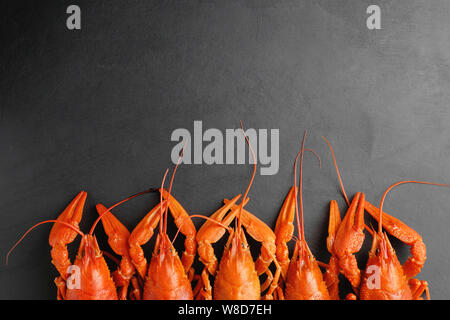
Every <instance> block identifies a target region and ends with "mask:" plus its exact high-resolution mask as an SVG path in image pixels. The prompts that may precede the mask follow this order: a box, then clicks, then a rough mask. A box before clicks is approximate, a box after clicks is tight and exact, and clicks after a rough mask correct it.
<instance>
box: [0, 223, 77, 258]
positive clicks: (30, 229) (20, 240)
mask: <svg viewBox="0 0 450 320" xmlns="http://www.w3.org/2000/svg"><path fill="white" fill-rule="evenodd" d="M45 223H60V224H63V225H65V226H66V227H68V228H70V229H72V230H73V231H75V232H76V233H78V234H79V235H81V236H82V237H83V236H84V233H83V232H81V230H80V229H78V228H76V227H75V226H74V225H72V224H70V223H68V222H65V221H60V220H45V221H41V222H39V223H36V224H35V225H34V226H32V227H31V228H29V229H28V230H27V231H26V232H25V233H24V234H23V236H21V237H20V239H19V240H18V241H17V242H16V243H15V244H14V245H13V246H12V248H11V249H9V251H8V253H7V254H6V264H8V260H9V255H10V254H11V253H12V252H13V250H14V249H15V248H16V247H17V246H18V245H19V243H21V242H22V240H23V239H24V238H25V237H26V236H27V234H29V233H30V232H31V231H32V230H33V229H34V228H36V227H38V226H40V225H41V224H45Z"/></svg>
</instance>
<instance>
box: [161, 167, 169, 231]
mask: <svg viewBox="0 0 450 320" xmlns="http://www.w3.org/2000/svg"><path fill="white" fill-rule="evenodd" d="M168 172H169V169H166V172H165V173H164V176H163V179H162V182H161V192H160V194H159V203H161V206H160V218H159V221H160V222H159V234H163V222H164V213H165V211H166V209H163V205H162V203H163V190H164V182H165V181H166V177H167V173H168ZM167 203H169V198H167ZM167 207H168V205H166V208H167Z"/></svg>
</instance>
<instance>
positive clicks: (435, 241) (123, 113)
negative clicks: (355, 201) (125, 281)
mask: <svg viewBox="0 0 450 320" xmlns="http://www.w3.org/2000/svg"><path fill="white" fill-rule="evenodd" d="M49 3H50V1H49ZM372 3H373V1H365V0H364V1H331V0H330V1H324V0H315V1H288V0H282V1H269V0H264V1H256V0H255V1H226V3H225V1H114V2H113V3H112V2H111V1H95V4H93V3H91V1H76V4H78V5H80V7H81V9H82V30H81V31H68V30H67V29H66V27H65V19H66V14H65V9H66V7H67V5H68V4H71V3H69V2H65V1H59V2H58V4H45V3H42V2H41V1H15V4H14V5H11V6H10V5H8V4H6V3H3V4H2V5H1V6H2V7H3V8H2V10H1V12H2V14H3V15H4V16H5V17H6V18H5V19H4V18H2V19H1V24H2V32H3V37H4V40H3V41H2V46H1V48H0V53H1V56H0V61H1V63H0V74H1V77H0V83H1V84H0V90H1V91H0V93H1V95H0V108H1V109H0V146H1V150H2V151H1V157H0V177H1V179H0V212H1V216H0V219H1V223H0V255H1V257H4V256H5V255H6V252H7V251H8V249H9V248H10V247H11V246H12V244H13V243H14V242H15V241H16V240H17V239H18V237H19V235H20V234H22V233H23V232H24V230H25V229H26V228H28V227H29V226H31V225H32V224H34V223H36V222H38V221H40V220H43V219H53V218H55V217H56V216H57V215H58V214H59V213H60V212H61V210H62V209H63V208H64V207H65V206H66V205H67V204H68V202H69V201H70V200H71V199H72V198H73V197H74V196H75V195H76V194H77V193H78V192H79V190H81V189H86V190H87V191H88V201H87V205H86V209H85V215H84V219H83V222H82V228H83V230H86V231H87V230H88V228H89V226H90V225H91V223H92V221H93V220H94V218H95V217H96V212H95V209H94V205H95V204H96V203H98V202H100V201H101V202H103V203H105V204H106V205H108V204H112V203H114V202H115V201H118V200H120V199H122V198H124V197H125V196H127V195H130V194H133V193H135V192H138V191H141V190H143V189H145V188H147V187H149V186H155V185H157V184H159V183H160V180H161V176H162V174H163V172H164V170H165V168H167V167H168V166H169V164H170V151H171V149H172V147H173V145H174V143H173V142H170V134H171V132H172V131H173V130H174V129H176V128H188V129H189V130H191V131H192V126H193V121H194V120H203V126H204V128H219V129H225V128H237V127H238V126H239V120H240V119H242V120H243V121H244V123H245V125H246V126H247V127H252V128H269V129H270V128H279V129H280V170H279V172H278V174H277V175H274V176H260V175H258V176H257V177H256V179H255V182H254V185H253V188H252V190H251V192H250V197H251V202H250V203H249V205H248V208H249V209H250V210H251V211H252V212H254V213H255V214H257V215H258V216H259V217H261V218H262V219H263V220H264V221H265V222H267V223H268V224H269V225H270V226H274V222H275V219H276V216H277V214H278V211H279V209H280V206H281V204H282V201H283V199H284V197H285V195H286V193H287V191H288V189H289V186H290V184H291V183H292V182H291V181H292V173H293V170H292V168H293V167H292V162H293V159H294V157H295V153H296V152H297V149H298V148H299V146H300V138H301V135H302V133H303V131H304V130H305V129H309V130H310V131H309V133H310V134H309V139H308V141H307V145H308V146H309V147H311V148H314V149H315V150H316V151H317V152H319V153H320V154H321V156H322V159H323V167H322V169H319V168H317V165H316V162H315V160H314V159H313V158H312V157H311V156H310V155H308V156H307V157H305V172H304V201H305V225H306V231H305V232H306V237H307V240H308V243H309V244H310V247H311V249H312V251H313V252H314V254H316V256H317V257H318V258H319V259H320V260H324V261H326V260H327V259H328V254H327V252H326V247H325V237H326V231H327V222H328V212H327V209H328V203H329V201H330V200H331V199H337V200H339V204H340V207H341V209H342V210H343V209H344V208H346V206H345V203H344V201H343V199H342V197H341V196H340V194H339V189H338V184H337V179H336V175H335V172H334V169H333V167H332V163H331V161H330V154H329V151H328V149H327V147H326V145H325V144H324V143H323V141H322V140H321V139H320V136H321V135H325V136H327V137H328V138H329V139H330V140H331V142H332V143H333V145H334V146H335V149H336V150H335V151H336V156H337V160H338V162H339V164H340V168H341V173H342V175H343V180H344V183H345V186H346V188H347V192H348V193H349V194H351V195H353V194H354V193H355V192H357V191H363V192H365V193H366V194H367V198H368V199H369V200H370V201H372V202H378V201H379V199H380V196H381V194H382V192H383V190H384V189H385V188H386V187H387V186H388V185H390V184H391V183H393V182H395V181H397V180H401V179H419V180H432V181H439V182H447V183H449V182H450V173H449V172H450V170H449V169H450V164H449V161H448V158H449V156H450V142H449V139H448V137H449V125H448V121H449V120H450V108H449V105H450V104H449V102H450V96H449V95H450V90H449V84H450V69H449V66H450V32H449V30H450V19H449V16H450V4H449V3H448V1H445V0H441V1H438V0H436V1H425V0H422V1H411V0H402V1H377V4H379V5H380V6H381V9H382V30H378V31H369V30H367V28H366V27H365V18H366V14H365V10H366V8H367V6H368V5H369V4H372ZM250 172H251V167H250V166H248V165H228V166H205V165H203V166H202V165H185V166H182V167H180V170H179V171H178V173H177V177H176V180H175V186H174V195H175V196H176V197H177V199H178V200H179V201H180V202H181V203H182V204H183V205H184V206H185V207H186V208H187V209H188V210H189V212H191V213H205V214H209V213H211V212H212V211H214V210H215V209H216V208H218V206H219V205H220V202H221V200H222V199H223V198H224V197H231V196H233V195H235V194H236V193H240V192H243V191H244V188H245V186H246V184H247V182H248V179H249V176H250ZM449 195H450V190H446V189H445V188H437V187H427V186H417V185H414V186H413V185H410V186H403V187H400V188H399V190H397V191H394V192H393V193H392V194H391V195H390V196H389V197H388V200H387V203H386V207H385V208H386V210H387V211H389V212H391V213H393V214H394V215H395V216H396V217H398V218H400V219H402V220H404V221H405V222H406V223H408V224H409V225H410V226H412V227H413V228H415V229H416V230H417V231H418V232H419V233H420V234H422V236H423V238H424V241H425V243H426V244H427V248H428V253H427V256H428V260H427V263H426V265H425V267H424V269H423V272H422V273H421V274H420V278H421V279H426V280H427V281H428V282H429V283H430V287H431V294H432V297H433V298H436V299H437V298H439V299H444V298H449V289H448V288H449V287H450V277H449V276H448V268H449V265H450V260H449V259H450V254H449V252H448V251H449V250H448V243H449V242H450V233H449V230H448V228H449V227H450V215H449V210H448V208H449V202H448V199H449ZM156 201H157V197H156V195H152V196H149V197H143V198H141V199H138V200H134V201H132V202H129V203H127V204H126V205H124V206H123V207H122V208H121V209H120V210H117V211H116V212H117V215H118V216H120V218H121V219H122V221H124V223H125V224H126V225H127V226H128V227H129V228H132V227H133V226H134V225H135V224H136V223H137V222H138V221H139V219H140V218H141V217H142V216H143V214H145V212H146V210H148V209H149V208H150V207H152V206H153V205H154V204H155V203H156ZM368 222H371V221H370V220H369V219H368ZM49 230H50V226H42V227H40V228H39V229H37V230H35V231H34V232H33V233H32V234H30V236H29V237H28V238H26V239H25V240H24V241H23V243H22V244H21V245H20V246H19V247H18V248H17V249H16V251H15V252H14V254H13V255H12V257H11V260H10V264H9V265H8V266H5V265H4V263H3V258H2V262H1V266H0V298H3V299H5V298H14V299H18V298H25V299H53V298H55V288H54V285H53V283H52V281H53V278H54V277H55V276H56V275H57V273H56V270H55V269H54V267H53V266H52V265H51V263H50V260H51V258H50V254H49V249H50V248H49V245H48V234H49ZM98 235H99V237H102V238H103V230H102V228H99V229H98ZM370 242H371V241H370V236H368V237H367V238H366V246H365V247H364V250H367V245H369V244H370ZM394 244H395V248H396V249H397V252H398V254H399V256H400V258H401V260H402V261H403V260H404V259H405V258H406V256H407V255H408V248H407V247H406V246H405V245H403V244H401V243H399V242H398V241H394ZM102 245H104V246H106V247H107V244H106V243H105V242H104V241H103V242H102ZM75 247H76V245H75V246H72V248H75ZM147 251H148V253H149V254H150V247H149V248H148V249H147ZM361 257H362V258H363V259H364V254H362V255H361ZM363 261H364V260H362V262H363ZM361 267H363V263H362V264H361Z"/></svg>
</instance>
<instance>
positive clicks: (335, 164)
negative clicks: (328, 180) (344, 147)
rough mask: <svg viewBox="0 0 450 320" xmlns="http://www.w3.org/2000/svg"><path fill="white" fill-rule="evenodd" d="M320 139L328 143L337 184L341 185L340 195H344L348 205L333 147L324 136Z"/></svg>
mask: <svg viewBox="0 0 450 320" xmlns="http://www.w3.org/2000/svg"><path fill="white" fill-rule="evenodd" d="M322 139H323V140H325V141H326V143H328V147H330V151H331V156H332V157H333V162H334V167H335V168H336V173H337V176H338V179H339V185H340V187H341V191H342V195H343V196H344V198H345V202H347V205H348V206H350V201H349V200H348V197H347V194H346V193H345V189H344V184H343V183H342V179H341V174H340V173H339V167H338V165H337V162H336V158H335V156H334V151H333V148H332V147H331V143H330V142H329V141H328V140H327V139H326V138H325V137H324V136H322Z"/></svg>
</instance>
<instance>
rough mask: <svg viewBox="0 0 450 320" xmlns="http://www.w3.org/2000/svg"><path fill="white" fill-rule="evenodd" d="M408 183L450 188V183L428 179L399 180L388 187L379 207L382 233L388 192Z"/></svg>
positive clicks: (379, 228)
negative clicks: (384, 206)
mask: <svg viewBox="0 0 450 320" xmlns="http://www.w3.org/2000/svg"><path fill="white" fill-rule="evenodd" d="M407 183H416V184H426V185H432V186H438V187H448V188H450V185H449V184H444V183H435V182H427V181H415V180H405V181H399V182H396V183H394V184H393V185H391V186H390V187H389V188H387V189H386V191H384V193H383V196H382V197H381V201H380V208H379V221H378V232H379V233H380V234H382V229H383V221H382V219H383V204H384V200H385V199H386V196H387V194H388V192H389V191H391V190H392V189H394V188H395V187H397V186H399V185H402V184H407Z"/></svg>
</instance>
